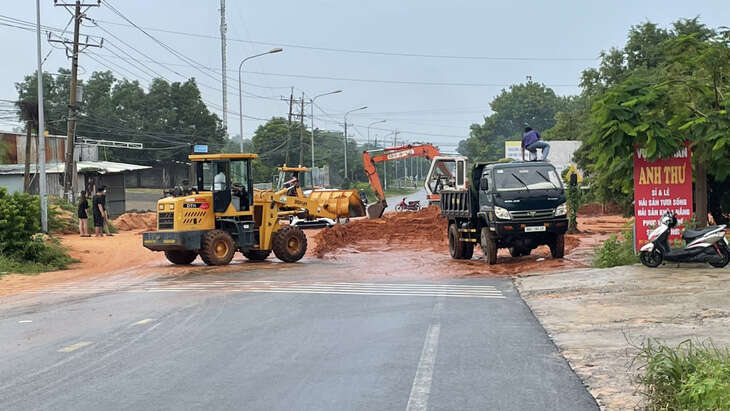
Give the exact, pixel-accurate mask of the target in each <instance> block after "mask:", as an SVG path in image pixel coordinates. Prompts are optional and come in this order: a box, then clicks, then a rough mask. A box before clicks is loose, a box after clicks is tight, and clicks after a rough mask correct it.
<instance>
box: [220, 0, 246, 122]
mask: <svg viewBox="0 0 730 411" xmlns="http://www.w3.org/2000/svg"><path fill="white" fill-rule="evenodd" d="M227 31H228V27H227V26H226V0H221V81H222V85H223V128H225V129H226V134H228V87H227V84H228V83H227V81H226V73H227V72H226V32H227ZM240 114H243V113H240ZM241 133H243V132H241Z"/></svg>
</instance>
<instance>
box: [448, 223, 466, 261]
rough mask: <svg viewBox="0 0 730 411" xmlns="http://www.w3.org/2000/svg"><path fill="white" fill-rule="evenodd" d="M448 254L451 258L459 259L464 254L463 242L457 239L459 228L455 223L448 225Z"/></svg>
mask: <svg viewBox="0 0 730 411" xmlns="http://www.w3.org/2000/svg"><path fill="white" fill-rule="evenodd" d="M449 254H451V258H453V259H456V260H460V259H462V258H463V255H464V243H462V242H461V241H460V240H459V229H457V228H456V224H451V225H450V226H449Z"/></svg>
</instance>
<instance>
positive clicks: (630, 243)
mask: <svg viewBox="0 0 730 411" xmlns="http://www.w3.org/2000/svg"><path fill="white" fill-rule="evenodd" d="M638 261H639V259H638V257H637V256H636V254H634V236H633V234H632V232H631V231H626V232H624V233H623V234H621V238H619V236H617V235H616V234H613V235H611V237H609V238H608V239H607V240H606V241H604V242H603V244H601V245H600V246H598V247H596V254H595V256H594V257H593V266H594V267H598V268H608V267H615V266H618V265H630V264H635V263H637V262H638Z"/></svg>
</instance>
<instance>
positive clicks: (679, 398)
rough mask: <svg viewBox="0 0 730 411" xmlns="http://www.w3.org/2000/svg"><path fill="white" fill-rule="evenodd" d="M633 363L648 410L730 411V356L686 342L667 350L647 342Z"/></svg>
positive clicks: (657, 343) (660, 345)
mask: <svg viewBox="0 0 730 411" xmlns="http://www.w3.org/2000/svg"><path fill="white" fill-rule="evenodd" d="M639 349H640V351H639V354H638V355H637V357H636V359H635V361H638V363H639V370H641V371H642V374H641V375H640V376H639V377H637V383H638V384H639V385H640V386H641V388H642V391H643V394H644V395H645V396H646V400H647V409H650V410H727V409H730V352H728V350H727V349H718V348H716V347H715V346H714V345H712V344H711V343H694V342H692V341H691V340H686V341H683V342H682V343H680V344H679V345H677V346H676V347H670V346H668V345H665V344H662V343H661V342H659V341H656V340H651V339H649V340H647V341H646V342H645V343H644V344H643V345H642V346H641V347H639Z"/></svg>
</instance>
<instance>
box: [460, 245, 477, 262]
mask: <svg viewBox="0 0 730 411" xmlns="http://www.w3.org/2000/svg"><path fill="white" fill-rule="evenodd" d="M473 255H474V243H464V254H462V255H461V258H462V259H464V260H471V257H472V256H473Z"/></svg>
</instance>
